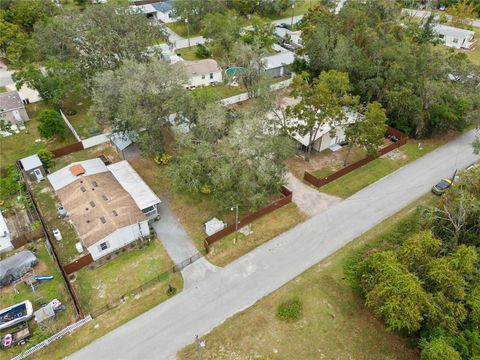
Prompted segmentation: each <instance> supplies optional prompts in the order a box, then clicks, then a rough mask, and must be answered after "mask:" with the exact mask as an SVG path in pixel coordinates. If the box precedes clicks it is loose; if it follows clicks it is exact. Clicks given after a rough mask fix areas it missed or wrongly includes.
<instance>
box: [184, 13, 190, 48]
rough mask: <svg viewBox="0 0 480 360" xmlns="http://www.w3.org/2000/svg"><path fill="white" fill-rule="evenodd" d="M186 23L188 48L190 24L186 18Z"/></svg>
mask: <svg viewBox="0 0 480 360" xmlns="http://www.w3.org/2000/svg"><path fill="white" fill-rule="evenodd" d="M185 22H186V23H187V39H188V47H190V24H189V23H188V18H186V19H185Z"/></svg>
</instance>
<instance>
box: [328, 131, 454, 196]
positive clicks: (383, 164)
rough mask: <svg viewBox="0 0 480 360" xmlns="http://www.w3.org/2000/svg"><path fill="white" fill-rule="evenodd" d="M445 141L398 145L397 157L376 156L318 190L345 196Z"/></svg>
mask: <svg viewBox="0 0 480 360" xmlns="http://www.w3.org/2000/svg"><path fill="white" fill-rule="evenodd" d="M445 142H446V139H441V138H439V139H437V141H435V142H429V143H425V144H423V145H421V146H420V147H419V146H418V145H417V143H418V141H415V142H414V141H410V142H409V143H407V144H406V145H404V146H402V147H400V151H401V153H400V154H399V156H398V157H397V158H395V159H390V158H385V157H381V158H377V159H375V160H373V161H371V162H369V163H368V164H366V165H364V166H362V167H361V168H359V169H357V170H354V171H352V172H351V173H348V174H347V175H344V176H342V177H341V178H339V179H337V180H335V181H332V182H331V183H328V184H327V185H324V186H322V187H320V188H319V191H321V192H325V193H327V194H330V195H335V196H339V197H342V198H347V197H349V196H350V195H352V194H354V193H356V192H357V191H359V190H361V189H363V188H364V187H367V186H368V185H370V184H373V183H374V182H376V181H378V180H380V179H381V178H383V177H384V176H386V175H388V174H390V173H392V172H394V171H395V170H397V169H399V168H401V167H402V166H404V165H405V164H407V163H409V162H411V161H414V160H416V159H418V158H419V157H421V156H423V155H425V154H427V153H429V152H430V151H432V150H433V149H435V148H436V147H438V146H440V145H441V144H443V143H445ZM420 143H421V141H420Z"/></svg>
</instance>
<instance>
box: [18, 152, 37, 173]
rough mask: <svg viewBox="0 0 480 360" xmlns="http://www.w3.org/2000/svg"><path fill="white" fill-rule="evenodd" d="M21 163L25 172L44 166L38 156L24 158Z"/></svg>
mask: <svg viewBox="0 0 480 360" xmlns="http://www.w3.org/2000/svg"><path fill="white" fill-rule="evenodd" d="M20 162H21V163H22V167H23V169H24V170H25V171H28V170H32V169H35V168H38V167H40V166H42V162H41V161H40V158H39V157H38V155H37V154H35V155H32V156H28V157H26V158H23V159H21V160H20Z"/></svg>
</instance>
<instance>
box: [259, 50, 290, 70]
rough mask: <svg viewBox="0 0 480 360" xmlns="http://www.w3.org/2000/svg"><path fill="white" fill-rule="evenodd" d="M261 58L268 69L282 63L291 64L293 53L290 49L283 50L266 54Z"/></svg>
mask: <svg viewBox="0 0 480 360" xmlns="http://www.w3.org/2000/svg"><path fill="white" fill-rule="evenodd" d="M263 60H264V61H265V68H266V69H267V70H270V69H275V68H278V67H280V66H283V65H290V64H293V61H294V60H295V54H294V53H292V52H290V51H284V52H279V53H278V54H275V55H271V56H266V57H264V58H263Z"/></svg>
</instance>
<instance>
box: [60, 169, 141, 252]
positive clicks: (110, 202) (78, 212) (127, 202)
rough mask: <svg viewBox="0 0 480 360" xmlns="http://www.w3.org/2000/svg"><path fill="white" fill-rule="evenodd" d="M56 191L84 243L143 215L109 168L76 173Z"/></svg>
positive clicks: (113, 230) (97, 238) (128, 223)
mask: <svg viewBox="0 0 480 360" xmlns="http://www.w3.org/2000/svg"><path fill="white" fill-rule="evenodd" d="M57 195H58V198H59V199H60V201H61V203H62V205H63V206H64V207H65V209H66V210H67V212H68V215H69V217H70V219H71V220H72V223H73V225H74V227H75V229H76V230H77V233H78V235H79V237H80V239H81V241H82V242H83V244H84V245H85V247H89V246H91V245H93V244H95V243H97V242H98V241H100V240H102V239H104V238H105V237H106V236H108V235H110V234H111V233H113V232H115V231H116V230H118V229H120V228H123V227H125V226H128V225H132V224H135V223H137V222H141V221H144V220H145V219H146V217H145V215H144V214H143V213H142V212H141V211H140V209H139V208H138V207H137V205H136V204H135V202H134V201H133V199H132V197H131V196H130V194H129V193H128V192H127V191H125V189H124V188H123V187H122V185H120V183H119V182H118V181H116V179H115V177H114V176H113V175H112V173H110V172H109V171H105V172H100V173H96V174H93V175H86V176H84V175H80V176H79V177H77V178H76V181H74V182H71V183H69V184H68V185H66V186H64V187H62V188H61V189H59V190H57Z"/></svg>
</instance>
